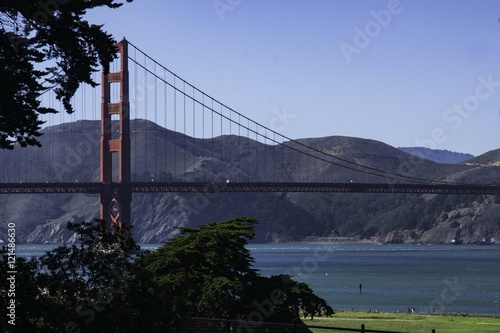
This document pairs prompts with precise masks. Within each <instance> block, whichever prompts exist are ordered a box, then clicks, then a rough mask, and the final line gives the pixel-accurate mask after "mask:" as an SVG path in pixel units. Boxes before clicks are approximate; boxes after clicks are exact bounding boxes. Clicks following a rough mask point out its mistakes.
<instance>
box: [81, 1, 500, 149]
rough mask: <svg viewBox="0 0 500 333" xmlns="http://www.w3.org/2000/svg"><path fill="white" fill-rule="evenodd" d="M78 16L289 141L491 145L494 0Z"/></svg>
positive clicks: (496, 89)
mask: <svg viewBox="0 0 500 333" xmlns="http://www.w3.org/2000/svg"><path fill="white" fill-rule="evenodd" d="M87 18H88V19H89V20H90V21H91V22H93V23H103V24H104V29H105V30H106V31H108V32H109V33H111V34H113V35H114V36H115V38H116V39H117V40H120V39H121V38H122V37H126V38H127V39H128V40H129V41H131V42H132V43H134V44H135V45H137V46H138V47H139V48H140V49H142V50H143V51H145V52H146V53H148V54H149V55H150V56H152V57H153V58H154V59H155V60H157V61H159V62H160V63H161V64H163V65H164V66H166V67H167V68H169V69H170V70H171V71H173V72H174V73H176V74H177V75H179V76H180V77H182V78H184V79H186V80H187V81H188V82H190V83H191V84H193V85H195V86H196V87H198V88H200V89H201V90H203V91H205V92H206V93H208V94H209V95H211V96H213V97H214V98H216V99H218V100H220V101H221V102H223V103H224V104H226V105H228V106H229V107H231V108H233V109H234V110H236V111H238V112H240V113H243V114H244V115H246V116H248V117H250V118H251V119H253V120H255V121H257V122H259V123H261V124H262V125H265V126H268V127H270V128H271V129H274V130H277V131H278V132H280V133H282V134H284V135H286V136H288V137H291V138H294V139H298V138H306V137H322V136H331V135H343V136H353V137H361V138H368V139H374V140H379V141H382V142H385V143H387V144H390V145H392V146H395V147H398V146H426V147H430V148H436V149H448V150H452V151H458V152H466V153H471V154H474V155H479V154H482V153H484V152H487V151H489V150H493V149H497V148H500V1H498V0H491V1H490V0H474V1H473V0H439V1H435V0H412V1H411V0H399V1H398V0H189V1H186V0H170V1H166V0H135V1H134V2H133V3H126V4H125V5H124V6H123V7H121V8H119V9H117V10H110V9H99V10H96V11H92V12H89V14H88V15H87Z"/></svg>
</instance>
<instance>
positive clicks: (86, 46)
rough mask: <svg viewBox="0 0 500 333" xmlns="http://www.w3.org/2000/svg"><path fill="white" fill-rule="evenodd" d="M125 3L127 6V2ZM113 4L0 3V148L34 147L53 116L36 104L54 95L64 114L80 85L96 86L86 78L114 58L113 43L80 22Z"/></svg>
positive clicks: (107, 0)
mask: <svg viewBox="0 0 500 333" xmlns="http://www.w3.org/2000/svg"><path fill="white" fill-rule="evenodd" d="M127 1H128V2H130V1H131V0H127ZM121 5H122V4H121V3H117V2H116V1H115V0H90V1H66V0H64V1H63V0H52V1H32V0H3V1H1V2H0V91H1V97H2V98H0V148H7V149H13V147H14V143H15V142H18V143H19V144H20V145H21V146H23V147H26V146H28V145H38V146H40V142H39V141H38V140H37V137H39V136H40V135H41V133H40V128H41V125H42V124H43V122H42V121H41V120H40V118H39V116H40V115H42V114H46V113H57V110H56V109H54V108H50V107H44V106H42V105H41V104H40V95H42V94H43V93H44V92H45V91H47V90H48V89H52V88H53V89H54V91H55V94H56V97H57V98H58V99H59V100H61V101H62V103H63V106H64V110H65V111H66V112H68V113H72V112H73V111H74V110H73V108H72V106H71V103H70V101H71V98H72V97H73V95H74V94H75V92H76V90H77V89H78V87H79V86H80V84H81V83H87V84H90V85H91V86H96V82H94V80H93V79H92V76H91V74H92V73H93V72H95V71H96V70H97V69H98V66H99V65H102V66H104V67H105V68H107V66H108V65H109V62H110V61H112V60H113V59H114V58H116V49H115V47H114V43H115V40H114V39H113V37H112V36H111V35H110V34H108V33H106V32H105V31H104V30H103V29H102V25H96V24H91V23H89V22H88V21H86V20H84V19H83V16H84V14H85V13H86V12H87V11H88V10H90V9H93V8H96V7H102V6H107V7H109V8H118V7H120V6H121Z"/></svg>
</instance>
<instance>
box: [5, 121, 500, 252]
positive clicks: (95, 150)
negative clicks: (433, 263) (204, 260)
mask: <svg viewBox="0 0 500 333" xmlns="http://www.w3.org/2000/svg"><path fill="white" fill-rule="evenodd" d="M131 128H132V137H131V146H132V147H131V149H132V180H141V181H157V180H159V181H173V180H176V181H185V180H195V181H206V182H207V184H211V183H212V182H226V181H231V182H238V181H289V182H301V181H305V180H309V181H325V179H326V181H331V182H349V181H359V182H363V181H378V180H377V179H376V178H374V176H372V175H368V174H366V173H360V172H357V171H353V170H349V169H345V168H339V167H338V166H336V165H333V164H331V163H326V162H314V163H310V162H309V159H310V158H309V157H304V155H302V154H300V153H299V152H297V150H300V149H301V148H300V147H301V146H300V145H302V144H304V145H308V146H311V147H313V148H314V149H315V151H316V153H315V154H319V153H320V152H321V153H325V154H328V155H329V156H334V157H336V158H340V159H342V161H343V162H338V161H339V160H335V161H337V162H338V163H339V164H342V165H349V166H352V164H349V163H351V162H354V163H358V164H361V165H364V166H368V167H371V168H376V169H380V170H385V171H389V172H393V173H397V174H404V175H407V176H411V177H418V178H425V179H434V180H445V181H450V182H460V183H482V184H500V167H498V164H499V161H500V158H499V156H500V153H498V151H492V152H488V153H486V154H484V155H481V156H478V157H475V158H473V159H470V160H468V161H467V162H465V163H461V164H446V163H436V162H433V161H430V160H427V159H424V158H421V157H416V156H414V155H411V154H408V153H405V152H403V151H401V150H400V149H397V148H394V147H392V146H389V145H387V144H384V143H382V142H378V141H374V140H367V139H360V138H351V137H340V136H331V137H324V138H311V139H300V140H297V141H296V142H284V143H283V144H281V145H268V144H264V143H262V142H257V141H254V140H251V139H248V138H243V137H239V136H236V135H225V136H222V137H216V138H209V139H196V138H191V137H189V136H186V135H183V134H180V133H175V132H173V131H170V130H167V129H164V128H162V127H160V126H158V125H156V124H154V123H152V122H149V121H147V120H133V121H132V123H131ZM99 131H100V127H99V122H98V121H78V122H74V123H67V124H61V125H57V126H53V127H49V128H47V129H46V130H45V135H44V136H42V137H41V142H42V145H43V146H42V148H39V149H38V148H26V149H15V150H14V151H2V152H0V161H1V163H2V170H1V171H0V181H3V182H40V181H42V182H53V181H72V182H74V181H82V182H83V181H99V165H98V160H99V140H100V134H99V133H100V132H99ZM146 144H148V148H146V149H140V147H145V146H146ZM290 147H292V148H295V150H293V149H289V148H290ZM499 151H500V150H499ZM323 156H326V155H323ZM180 157H182V159H180ZM174 160H177V161H178V162H177V164H174V163H172V161H174ZM98 213H99V201H98V196H96V195H84V194H75V195H70V194H64V195H62V194H61V195H58V194H51V195H4V196H3V197H2V200H1V201H0V221H2V222H4V223H2V225H1V226H0V232H2V231H3V230H2V228H5V225H6V224H7V223H5V222H15V223H16V226H17V240H18V242H20V243H23V242H29V243H57V244H60V243H63V242H67V241H74V237H73V238H71V237H72V235H71V234H69V233H68V232H67V230H66V229H65V225H66V222H68V221H74V222H79V221H84V220H87V221H88V220H90V219H91V218H93V217H97V215H98ZM236 216H253V217H255V218H257V219H259V220H260V221H261V223H260V225H259V227H258V228H257V233H256V237H255V240H254V241H256V242H282V241H348V240H361V239H364V240H373V241H380V242H395V243H398V242H415V243H417V242H426V243H449V242H450V241H451V240H452V239H454V238H457V237H458V238H460V239H461V240H463V242H464V243H494V242H495V241H498V240H500V199H498V198H495V197H491V196H462V195H416V194H356V193H350V194H342V193H223V194H221V193H160V194H134V195H133V200H132V224H133V225H134V228H133V232H134V237H135V239H136V240H137V241H138V242H140V243H161V242H164V241H165V240H167V239H169V238H171V237H172V236H174V235H176V234H177V233H178V229H177V228H178V227H194V226H197V225H200V224H206V223H209V222H212V221H217V220H226V219H230V218H234V217H236ZM331 230H337V231H338V232H339V234H340V236H339V235H337V234H332V233H331ZM0 234H1V233H0Z"/></svg>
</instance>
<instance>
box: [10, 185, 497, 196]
mask: <svg viewBox="0 0 500 333" xmlns="http://www.w3.org/2000/svg"><path fill="white" fill-rule="evenodd" d="M118 189H120V190H121V189H123V190H128V191H131V192H132V193H159V192H191V193H218V192H222V193H225V192H343V193H416V194H424V193H429V194H489V195H500V185H483V184H451V183H429V184H404V183H354V182H353V183H350V182H349V183H300V182H298V183H285V182H279V183H278V182H276V183H272V182H227V183H225V182H224V183H218V182H130V183H52V182H47V183H0V194H30V193H32V194H36V193H89V194H92V193H94V194H99V193H102V192H103V191H106V192H107V191H115V190H118Z"/></svg>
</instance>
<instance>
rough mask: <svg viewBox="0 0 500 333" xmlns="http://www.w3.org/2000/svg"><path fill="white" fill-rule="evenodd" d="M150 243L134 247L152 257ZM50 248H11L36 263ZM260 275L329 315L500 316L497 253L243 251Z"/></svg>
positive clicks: (321, 247) (391, 248)
mask: <svg viewBox="0 0 500 333" xmlns="http://www.w3.org/2000/svg"><path fill="white" fill-rule="evenodd" d="M158 246H160V245H158V244H142V245H141V247H142V248H143V249H148V250H153V251H154V250H155V249H156V248H157V247H158ZM52 248H54V245H30V244H26V245H18V246H16V252H17V255H18V256H28V257H30V256H39V255H41V254H43V253H45V251H49V250H51V249H52ZM248 248H249V249H250V251H251V253H252V256H253V257H254V259H255V263H254V268H256V269H258V270H259V271H260V274H261V275H264V276H270V275H276V274H289V275H291V276H292V277H293V278H294V279H295V280H297V281H300V282H305V283H307V284H308V285H309V286H310V287H311V288H312V289H313V290H314V292H315V293H316V294H317V295H318V296H320V297H322V298H324V299H325V300H326V301H327V302H328V304H330V306H331V307H333V308H334V309H348V310H351V309H352V310H356V311H381V312H400V313H405V312H408V311H410V312H418V313H431V312H444V313H469V314H481V315H495V316H500V246H495V245H406V244H405V245H385V244H374V243H270V244H249V245H248Z"/></svg>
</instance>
